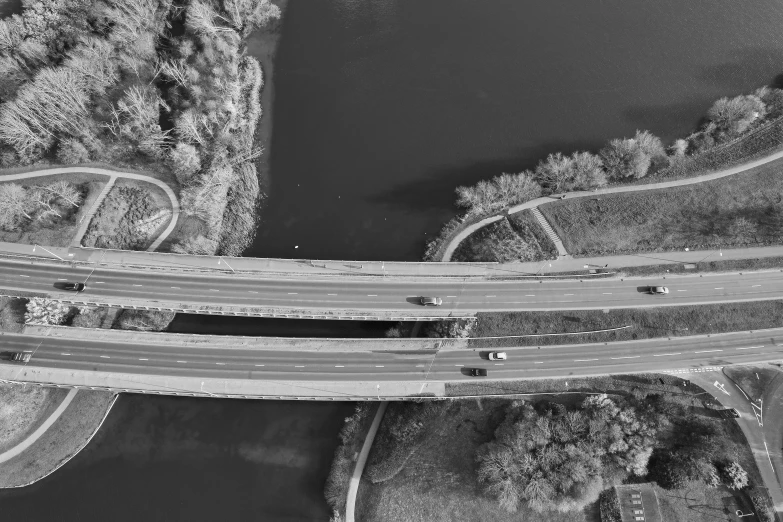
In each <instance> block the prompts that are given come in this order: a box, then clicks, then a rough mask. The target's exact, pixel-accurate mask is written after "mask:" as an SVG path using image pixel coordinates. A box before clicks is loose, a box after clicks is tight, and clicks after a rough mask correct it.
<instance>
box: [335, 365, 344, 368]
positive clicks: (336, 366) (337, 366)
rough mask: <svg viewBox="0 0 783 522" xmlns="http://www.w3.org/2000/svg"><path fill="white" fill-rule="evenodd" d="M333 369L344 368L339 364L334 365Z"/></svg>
mask: <svg viewBox="0 0 783 522" xmlns="http://www.w3.org/2000/svg"><path fill="white" fill-rule="evenodd" d="M334 367H335V368H345V366H340V365H339V364H336V365H335V366H334Z"/></svg>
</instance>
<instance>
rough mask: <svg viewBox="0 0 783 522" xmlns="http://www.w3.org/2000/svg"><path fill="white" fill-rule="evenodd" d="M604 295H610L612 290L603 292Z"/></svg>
mask: <svg viewBox="0 0 783 522" xmlns="http://www.w3.org/2000/svg"><path fill="white" fill-rule="evenodd" d="M604 295H612V292H604Z"/></svg>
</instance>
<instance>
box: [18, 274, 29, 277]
mask: <svg viewBox="0 0 783 522" xmlns="http://www.w3.org/2000/svg"><path fill="white" fill-rule="evenodd" d="M19 277H30V276H28V275H24V274H19Z"/></svg>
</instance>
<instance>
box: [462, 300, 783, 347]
mask: <svg viewBox="0 0 783 522" xmlns="http://www.w3.org/2000/svg"><path fill="white" fill-rule="evenodd" d="M626 325H631V328H626V329H624V330H617V331H614V332H605V333H597V334H580V335H562V336H547V337H516V338H512V339H486V340H479V339H471V341H470V345H471V346H472V347H477V348H481V347H491V346H520V345H521V346H540V345H549V344H576V343H592V342H610V341H629V340H634V339H649V338H655V337H681V336H686V335H698V334H704V333H720V332H732V331H743V330H760V329H763V328H777V327H783V301H751V302H747V303H721V304H712V305H699V306H662V307H660V308H627V309H619V310H607V311H606V312H604V311H603V310H571V311H566V312H494V313H480V314H478V325H477V327H476V329H475V330H474V332H473V336H474V337H487V336H503V335H526V334H543V333H560V332H579V331H587V330H601V329H606V328H614V327H619V326H626Z"/></svg>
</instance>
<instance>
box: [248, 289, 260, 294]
mask: <svg viewBox="0 0 783 522" xmlns="http://www.w3.org/2000/svg"><path fill="white" fill-rule="evenodd" d="M248 293H251V294H257V293H258V292H256V291H255V290H248Z"/></svg>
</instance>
